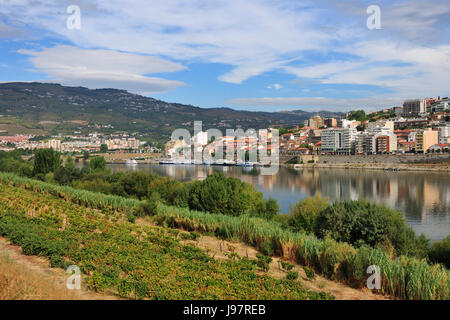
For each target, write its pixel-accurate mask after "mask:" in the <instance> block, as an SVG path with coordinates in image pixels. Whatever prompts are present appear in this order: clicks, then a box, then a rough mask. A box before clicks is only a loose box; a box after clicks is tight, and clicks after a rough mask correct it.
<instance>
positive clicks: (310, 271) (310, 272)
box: [303, 266, 316, 280]
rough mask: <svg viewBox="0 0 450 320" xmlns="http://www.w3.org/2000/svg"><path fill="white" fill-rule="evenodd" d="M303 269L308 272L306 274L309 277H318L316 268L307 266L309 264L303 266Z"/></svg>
mask: <svg viewBox="0 0 450 320" xmlns="http://www.w3.org/2000/svg"><path fill="white" fill-rule="evenodd" d="M303 270H304V271H305V273H306V276H307V277H308V279H311V280H312V279H314V278H315V277H316V274H315V273H314V270H313V269H311V268H309V267H307V266H303Z"/></svg>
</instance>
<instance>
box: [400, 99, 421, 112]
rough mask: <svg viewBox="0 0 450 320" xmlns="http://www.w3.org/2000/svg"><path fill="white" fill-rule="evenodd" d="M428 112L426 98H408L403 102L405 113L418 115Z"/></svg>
mask: <svg viewBox="0 0 450 320" xmlns="http://www.w3.org/2000/svg"><path fill="white" fill-rule="evenodd" d="M425 112H427V102H426V100H425V99H415V100H406V101H405V102H404V103H403V115H405V116H417V115H419V114H421V113H425Z"/></svg>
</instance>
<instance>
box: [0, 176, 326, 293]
mask: <svg viewBox="0 0 450 320" xmlns="http://www.w3.org/2000/svg"><path fill="white" fill-rule="evenodd" d="M0 199H1V200H0V235H1V236H4V237H8V238H9V240H10V241H11V242H12V243H13V244H15V245H19V246H21V247H22V249H23V252H24V253H25V254H27V255H38V256H44V257H48V258H50V260H51V261H53V263H54V264H55V265H65V264H66V263H70V264H75V265H78V266H79V267H80V269H81V271H82V272H83V274H84V275H85V277H84V278H85V279H86V281H87V286H88V288H89V289H90V290H93V291H97V292H105V291H106V292H114V293H115V294H117V295H119V296H120V297H123V298H129V299H135V298H138V299H174V300H179V299H231V300H234V299H250V300H263V299H276V300H278V299H295V300H297V299H300V300H303V299H331V298H333V297H332V296H329V295H326V294H324V293H317V292H312V291H309V290H306V289H304V288H303V287H302V285H301V284H300V283H298V282H292V281H288V280H286V279H274V278H271V277H269V276H267V275H260V274H258V273H257V261H256V260H249V259H247V258H237V259H235V260H225V261H222V260H214V259H212V258H210V257H209V256H208V255H207V254H206V253H205V252H203V251H202V250H200V249H198V248H196V247H195V246H193V245H185V244H183V243H182V241H183V240H182V239H180V238H179V237H178V236H175V235H174V234H173V232H171V231H170V230H169V229H168V228H163V227H154V226H139V225H136V224H132V223H129V222H127V221H126V219H124V218H123V214H122V218H120V214H115V213H110V214H108V215H105V214H103V213H102V210H99V209H93V208H89V207H85V206H81V205H79V204H76V203H72V202H68V201H67V199H66V198H65V197H64V199H61V198H59V197H56V196H54V195H51V194H48V193H42V190H41V191H40V192H36V191H32V190H28V189H24V188H20V187H15V186H11V185H5V184H0ZM100 200H101V199H100ZM189 235H190V238H196V237H197V236H198V235H197V234H196V233H190V234H189ZM25 298H26V297H25Z"/></svg>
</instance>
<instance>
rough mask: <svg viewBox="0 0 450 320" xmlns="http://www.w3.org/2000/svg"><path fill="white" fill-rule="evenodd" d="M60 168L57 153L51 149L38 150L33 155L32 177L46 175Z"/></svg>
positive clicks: (59, 159)
mask: <svg viewBox="0 0 450 320" xmlns="http://www.w3.org/2000/svg"><path fill="white" fill-rule="evenodd" d="M60 166H61V158H60V154H59V152H57V151H55V150H53V149H39V150H37V151H36V152H35V154H34V168H33V175H38V174H44V175H45V174H47V173H49V172H53V171H55V170H56V169H58V168H59V167H60Z"/></svg>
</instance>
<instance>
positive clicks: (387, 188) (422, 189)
mask: <svg viewBox="0 0 450 320" xmlns="http://www.w3.org/2000/svg"><path fill="white" fill-rule="evenodd" d="M108 166H109V167H110V168H111V169H112V170H113V171H123V170H144V171H147V172H155V173H158V174H160V175H164V176H170V177H172V178H175V179H177V180H179V181H190V180H193V179H197V180H201V179H204V178H206V176H207V175H208V174H210V173H212V172H215V171H219V172H223V173H224V174H225V175H227V176H230V177H236V178H239V179H241V180H242V181H245V182H248V183H251V184H252V185H253V186H254V187H255V188H257V189H258V190H259V191H261V192H262V193H263V194H264V196H265V198H269V197H272V198H274V199H276V200H277V201H278V203H279V204H280V209H281V212H283V213H288V212H289V207H290V206H291V205H292V204H294V203H295V202H297V201H299V200H301V199H304V198H306V197H311V196H315V195H319V196H322V197H326V198H328V199H329V200H331V201H334V200H357V199H359V198H365V199H367V200H369V201H371V202H377V203H383V204H385V205H386V206H389V207H391V208H393V209H397V210H400V211H401V212H402V213H403V215H404V217H405V219H406V221H407V223H408V224H409V225H411V227H412V228H413V229H414V230H415V231H416V233H418V234H420V233H424V234H425V235H426V236H427V237H428V238H430V239H431V241H432V242H434V241H436V240H441V239H443V238H445V237H446V236H447V235H449V234H450V174H447V173H442V172H440V173H438V172H429V173H424V172H389V171H381V170H357V169H323V168H321V169H303V170H294V169H288V168H280V170H279V172H278V174H277V175H274V176H262V175H260V174H259V173H258V172H257V171H256V172H255V170H253V171H252V170H250V169H248V168H242V167H220V166H212V167H207V166H189V165H186V166H183V165H157V164H155V165H151V164H139V165H137V166H132V167H130V166H126V165H120V164H111V165H108Z"/></svg>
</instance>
